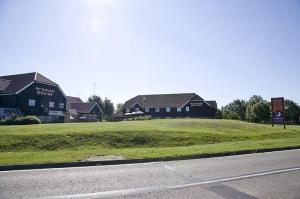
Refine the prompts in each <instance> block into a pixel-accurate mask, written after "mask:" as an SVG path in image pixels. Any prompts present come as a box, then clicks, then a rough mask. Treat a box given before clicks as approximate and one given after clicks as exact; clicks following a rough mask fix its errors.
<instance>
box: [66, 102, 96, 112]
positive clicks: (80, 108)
mask: <svg viewBox="0 0 300 199" xmlns="http://www.w3.org/2000/svg"><path fill="white" fill-rule="evenodd" d="M70 104H71V109H75V110H76V111H77V112H78V113H90V112H91V111H92V109H93V108H94V107H95V106H98V105H97V103H96V102H77V103H70ZM98 107H99V106H98ZM99 109H100V111H101V112H102V110H101V108H100V107H99Z"/></svg>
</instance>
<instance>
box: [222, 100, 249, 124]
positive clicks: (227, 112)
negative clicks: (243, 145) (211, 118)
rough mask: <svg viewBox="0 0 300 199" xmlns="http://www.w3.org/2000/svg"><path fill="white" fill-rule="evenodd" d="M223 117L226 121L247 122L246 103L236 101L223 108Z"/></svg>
mask: <svg viewBox="0 0 300 199" xmlns="http://www.w3.org/2000/svg"><path fill="white" fill-rule="evenodd" d="M222 113H223V117H224V118H225V119H233V120H243V121H244V120H245V117H246V102H245V101H244V100H239V99H237V100H234V101H233V102H231V103H229V104H228V105H226V106H225V107H223V108H222Z"/></svg>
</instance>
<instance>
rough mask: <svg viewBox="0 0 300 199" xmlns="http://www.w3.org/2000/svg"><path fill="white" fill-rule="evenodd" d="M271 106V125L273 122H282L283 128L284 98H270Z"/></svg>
mask: <svg viewBox="0 0 300 199" xmlns="http://www.w3.org/2000/svg"><path fill="white" fill-rule="evenodd" d="M271 106H272V126H274V124H283V125H284V128H285V119H284V98H283V97H278V98H271Z"/></svg>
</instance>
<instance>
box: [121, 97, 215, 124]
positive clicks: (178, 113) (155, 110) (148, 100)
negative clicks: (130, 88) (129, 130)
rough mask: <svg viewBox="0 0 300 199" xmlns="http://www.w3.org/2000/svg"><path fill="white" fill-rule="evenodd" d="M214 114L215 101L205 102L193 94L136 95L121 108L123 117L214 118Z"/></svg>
mask: <svg viewBox="0 0 300 199" xmlns="http://www.w3.org/2000/svg"><path fill="white" fill-rule="evenodd" d="M216 113H217V103H216V101H205V100H204V99H203V98H201V97H200V96H199V95H197V94H195V93H179V94H158V95H138V96H136V97H134V98H132V99H130V100H128V101H127V102H126V103H125V104H124V106H123V114H124V116H130V115H132V116H134V115H150V116H152V117H158V118H166V117H205V118H214V117H215V116H216Z"/></svg>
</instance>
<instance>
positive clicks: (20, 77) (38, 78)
mask: <svg viewBox="0 0 300 199" xmlns="http://www.w3.org/2000/svg"><path fill="white" fill-rule="evenodd" d="M0 79H1V81H0V93H2V94H15V93H17V92H18V91H20V90H21V89H23V88H25V87H26V86H28V85H29V84H30V83H32V82H39V83H44V84H51V85H55V86H58V85H57V84H56V83H55V82H53V81H51V80H50V79H48V78H46V77H45V76H43V75H41V74H39V73H37V72H32V73H24V74H17V75H6V76H0ZM5 80H6V81H5Z"/></svg>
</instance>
